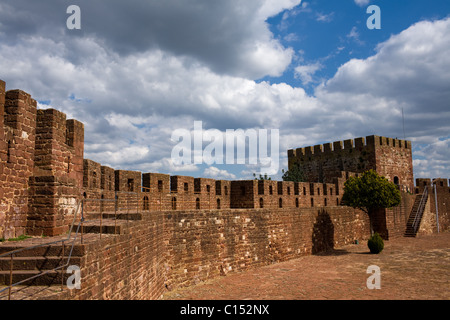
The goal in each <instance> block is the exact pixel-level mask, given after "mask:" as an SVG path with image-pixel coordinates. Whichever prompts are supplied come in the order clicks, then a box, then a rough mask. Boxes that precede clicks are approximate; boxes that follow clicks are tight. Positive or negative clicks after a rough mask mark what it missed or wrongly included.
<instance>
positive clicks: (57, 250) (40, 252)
mask: <svg viewBox="0 0 450 320" xmlns="http://www.w3.org/2000/svg"><path fill="white" fill-rule="evenodd" d="M47 241H48V240H47ZM66 243H67V244H66V245H65V246H64V253H65V255H66V256H67V255H68V254H69V252H70V250H71V248H72V244H71V242H70V241H67V242H66ZM31 247H32V246H31V245H30V246H26V245H22V244H18V243H11V244H10V243H5V244H2V245H0V255H2V254H5V253H7V252H10V251H13V250H19V249H24V248H30V249H26V250H22V251H19V252H16V253H14V257H58V256H61V255H62V245H61V244H54V245H44V246H41V247H37V248H31ZM84 253H85V246H84V245H83V244H75V245H74V247H73V250H72V256H77V257H81V256H83V255H84ZM8 257H9V256H8Z"/></svg>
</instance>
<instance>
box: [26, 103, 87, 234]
mask: <svg viewBox="0 0 450 320" xmlns="http://www.w3.org/2000/svg"><path fill="white" fill-rule="evenodd" d="M35 141H36V143H35V149H34V171H33V177H32V178H31V179H30V185H29V188H30V197H29V205H28V221H27V234H30V235H47V236H54V235H59V234H63V233H64V232H66V231H67V230H68V228H69V225H70V224H71V222H72V220H73V215H74V212H75V208H76V204H77V202H78V201H79V200H80V198H81V189H82V186H83V174H84V172H83V149H84V126H83V124H82V123H81V122H78V121H76V120H66V115H65V114H64V113H62V112H60V111H58V110H55V109H46V110H37V116H36V138H35Z"/></svg>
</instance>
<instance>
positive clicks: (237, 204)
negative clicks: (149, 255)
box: [0, 80, 448, 238]
mask: <svg viewBox="0 0 450 320" xmlns="http://www.w3.org/2000/svg"><path fill="white" fill-rule="evenodd" d="M288 155H289V168H292V166H293V165H294V164H298V165H300V166H301V167H302V169H303V170H304V173H305V174H306V177H307V182H288V181H271V180H262V181H261V180H245V181H242V180H239V181H229V180H215V179H207V178H202V177H197V178H195V177H188V176H179V175H175V176H171V175H167V174H161V173H142V172H139V171H129V170H116V169H114V168H110V167H108V166H104V165H102V164H100V163H97V162H95V161H92V160H89V159H84V125H83V124H82V123H81V122H79V121H77V120H74V119H66V115H65V114H64V113H63V112H61V111H58V110H55V109H46V110H37V103H36V101H35V100H34V99H32V97H31V95H29V94H28V93H26V92H24V91H22V90H10V91H6V90H5V82H3V81H1V80H0V158H1V163H0V183H1V184H0V201H1V202H0V238H2V237H3V238H12V237H16V236H20V235H22V234H25V233H26V234H29V235H49V236H53V235H60V234H63V233H64V232H66V231H67V230H68V227H69V225H70V224H71V222H72V220H73V215H74V211H75V207H74V206H73V204H75V203H77V202H78V201H80V200H81V199H85V200H86V201H85V203H86V206H85V210H86V213H99V212H108V211H109V212H110V211H120V210H124V209H125V208H127V209H128V208H129V207H130V205H131V206H134V208H135V209H136V210H137V211H166V210H177V211H179V210H212V209H214V210H218V209H220V210H222V209H223V210H225V209H226V210H229V209H273V210H275V209H276V210H279V209H288V208H292V209H295V208H315V207H332V206H339V205H340V200H341V197H342V195H343V190H344V183H345V181H346V180H347V179H348V178H349V177H350V176H354V175H358V174H360V173H362V172H364V171H365V170H368V169H375V170H376V171H377V172H378V173H379V174H381V175H384V176H386V177H387V178H388V179H390V180H391V181H393V182H394V183H396V184H398V185H399V186H406V187H407V190H417V192H419V191H420V186H419V184H423V181H422V180H420V181H419V182H418V189H414V183H413V178H412V155H411V143H410V142H409V141H404V140H398V139H391V138H385V137H380V136H369V137H366V138H357V139H354V140H352V139H349V140H344V141H337V142H334V143H327V144H322V145H318V146H314V147H305V148H298V149H295V150H289V151H288ZM424 181H425V180H424ZM444 181H445V180H444ZM444 181H442V184H444ZM430 183H431V181H430ZM440 184H441V181H439V186H440ZM445 185H446V186H447V181H445ZM446 188H447V189H448V187H446ZM443 189H444V188H443ZM439 190H440V189H439ZM447 194H448V190H447ZM90 200H92V201H90ZM99 200H100V201H99ZM101 200H108V201H104V202H102V201H101ZM70 204H72V205H70Z"/></svg>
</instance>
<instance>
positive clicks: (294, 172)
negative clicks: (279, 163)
mask: <svg viewBox="0 0 450 320" xmlns="http://www.w3.org/2000/svg"><path fill="white" fill-rule="evenodd" d="M281 171H282V172H283V176H282V179H283V181H293V182H304V181H305V175H304V174H303V171H302V168H300V166H299V165H298V164H295V165H294V166H292V167H291V169H290V170H287V171H284V169H282V170H281Z"/></svg>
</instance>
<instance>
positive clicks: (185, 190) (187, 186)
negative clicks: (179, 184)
mask: <svg viewBox="0 0 450 320" xmlns="http://www.w3.org/2000/svg"><path fill="white" fill-rule="evenodd" d="M188 191H189V184H188V183H187V182H185V183H184V192H188Z"/></svg>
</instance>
